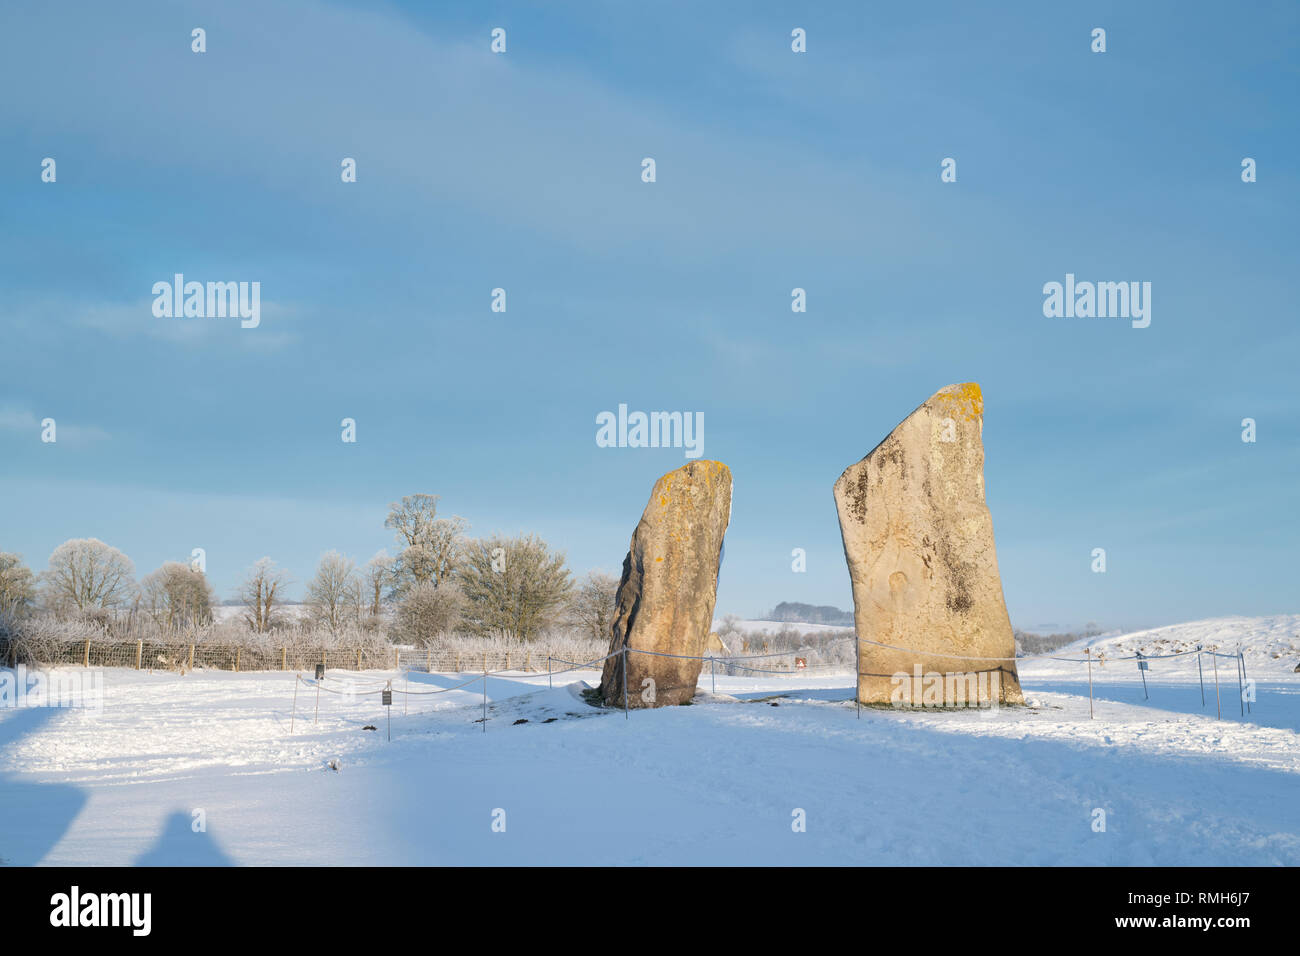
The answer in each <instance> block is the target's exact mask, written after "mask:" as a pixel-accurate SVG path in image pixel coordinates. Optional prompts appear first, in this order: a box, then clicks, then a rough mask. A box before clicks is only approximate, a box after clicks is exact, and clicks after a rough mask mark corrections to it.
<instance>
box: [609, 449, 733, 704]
mask: <svg viewBox="0 0 1300 956" xmlns="http://www.w3.org/2000/svg"><path fill="white" fill-rule="evenodd" d="M730 520H731V470H730V469H729V468H728V467H727V466H726V465H724V464H723V463H722V462H720V461H693V462H691V463H690V464H688V465H685V466H683V467H681V468H678V469H677V470H676V471H672V472H669V473H668V474H666V475H664V476H663V477H662V478H660V479H659V480H658V481H657V482H655V486H654V491H652V492H651V494H650V502H649V504H647V505H646V508H645V512H644V513H643V514H642V515H641V522H640V524H638V525H637V526H636V531H635V532H633V534H632V544H631V546H630V548H629V549H628V554H627V557H626V558H625V559H624V561H623V579H622V580H621V581H620V582H619V586H618V597H617V599H616V602H615V609H614V624H613V635H612V640H611V641H610V644H609V651H610V653H611V654H615V655H617V656H615V657H611V658H609V660H607V661H605V669H604V672H603V673H602V675H601V680H600V693H601V697H602V698H603V699H604V701H605V703H606V704H609V705H612V706H619V707H621V706H622V705H623V659H622V658H623V655H622V653H621V652H622V651H623V648H624V647H627V648H628V651H629V653H628V654H627V684H628V687H627V703H628V706H629V707H662V706H665V705H667V704H682V703H686V702H687V701H689V700H690V699H691V698H692V697H694V696H695V685H696V683H697V682H698V681H699V678H700V668H701V667H702V666H703V662H702V661H699V660H687V659H684V658H689V657H700V656H703V655H704V654H705V649H706V647H707V644H708V640H709V630H710V627H711V625H712V623H713V608H714V604H715V603H716V601H717V597H718V564H719V562H720V560H721V558H722V538H723V535H724V534H725V533H726V530H727V523H728V522H729V521H730ZM637 651H643V652H644V651H654V652H656V653H657V654H661V655H670V654H674V655H683V657H668V656H654V655H651V654H646V653H636V652H637Z"/></svg>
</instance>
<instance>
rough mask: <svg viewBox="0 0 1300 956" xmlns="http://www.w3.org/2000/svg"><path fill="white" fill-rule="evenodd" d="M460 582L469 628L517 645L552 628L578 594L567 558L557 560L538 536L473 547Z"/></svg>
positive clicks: (477, 543) (497, 539) (485, 542)
mask: <svg viewBox="0 0 1300 956" xmlns="http://www.w3.org/2000/svg"><path fill="white" fill-rule="evenodd" d="M458 580H459V582H460V585H461V587H462V589H463V590H464V592H465V597H466V599H467V601H468V602H469V606H468V608H467V610H466V622H467V623H468V624H469V625H470V627H471V628H473V629H474V630H475V631H478V632H480V633H488V634H504V635H505V636H507V637H511V638H514V639H517V640H531V639H532V638H534V637H536V636H537V635H538V634H540V633H541V631H542V630H543V629H545V628H546V627H548V626H550V625H551V624H553V623H554V622H555V620H556V619H557V617H558V616H559V612H560V611H561V610H562V609H563V607H564V604H565V601H566V599H567V598H568V596H569V592H570V591H571V590H572V588H573V580H572V578H571V577H570V576H569V571H568V569H567V568H566V567H565V566H564V555H563V554H562V553H555V554H552V553H551V551H550V549H549V548H548V547H547V545H546V542H545V541H543V540H542V539H541V538H538V537H536V536H534V535H526V536H524V537H519V538H505V537H501V536H500V535H496V536H493V537H491V538H485V539H483V540H480V541H474V542H472V543H471V544H469V545H468V546H467V547H466V549H465V563H464V566H463V568H462V570H461V572H460V575H459V579H458Z"/></svg>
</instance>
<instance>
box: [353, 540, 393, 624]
mask: <svg viewBox="0 0 1300 956" xmlns="http://www.w3.org/2000/svg"><path fill="white" fill-rule="evenodd" d="M360 578H361V588H360V591H361V603H363V604H364V609H365V613H366V614H367V615H368V616H369V617H370V618H371V619H372V620H378V619H379V615H380V614H381V613H382V611H383V609H384V589H385V588H387V587H389V586H390V585H391V584H392V580H393V559H392V558H391V557H389V555H388V552H387V551H380V552H379V553H378V554H376V555H375V556H374V557H373V558H371V559H370V560H369V561H367V562H366V566H365V567H364V568H362V569H361V571H360Z"/></svg>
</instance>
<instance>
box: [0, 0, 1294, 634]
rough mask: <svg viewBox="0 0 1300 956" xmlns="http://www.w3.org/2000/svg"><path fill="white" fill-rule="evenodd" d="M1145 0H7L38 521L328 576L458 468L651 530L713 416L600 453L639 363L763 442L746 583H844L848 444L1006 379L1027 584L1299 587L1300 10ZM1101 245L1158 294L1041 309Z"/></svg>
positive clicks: (219, 582)
mask: <svg viewBox="0 0 1300 956" xmlns="http://www.w3.org/2000/svg"><path fill="white" fill-rule="evenodd" d="M1133 6H1135V5H1131V4H1095V3H1094V4H1068V5H1066V4H1023V5H1006V6H1003V7H1001V8H1000V9H998V10H993V9H989V8H984V7H983V6H981V7H980V8H976V7H975V5H970V4H961V3H956V4H937V5H926V6H925V7H923V8H919V7H915V6H914V5H904V6H903V7H902V9H878V8H875V7H869V6H867V5H863V4H850V3H842V4H829V3H827V4H811V5H809V4H773V3H748V4H725V5H724V4H696V3H656V4H652V5H633V4H608V3H603V4H598V3H590V4H588V3H555V4H545V5H542V4H536V5H531V4H530V5H525V4H491V3H488V4H484V3H439V4H391V5H378V4H360V3H341V2H336V3H328V4H322V3H315V2H286V3H276V4H274V5H271V4H261V3H251V2H223V3H220V4H216V3H211V4H186V3H174V2H169V3H156V4H150V3H139V4H131V5H128V6H127V7H120V6H116V5H115V6H106V5H104V4H99V3H87V4H80V5H77V4H61V5H59V7H58V9H54V8H53V7H52V5H40V4H21V5H20V4H6V5H5V8H4V10H3V12H0V79H3V82H4V89H5V90H6V93H5V95H4V96H3V97H2V98H0V137H2V138H3V145H4V148H3V150H0V184H2V185H0V210H3V218H4V229H3V230H0V251H2V252H3V263H4V266H3V268H2V269H0V292H2V294H3V299H2V302H3V306H2V307H0V322H2V323H3V325H2V328H3V338H2V339H0V341H2V342H3V345H2V346H0V461H2V463H3V467H2V468H0V499H2V500H3V502H4V506H3V510H2V511H0V549H3V550H11V551H19V552H21V553H22V554H23V555H24V556H25V557H26V558H27V560H28V561H29V562H30V563H31V564H32V565H33V566H34V567H35V568H37V569H38V570H39V569H41V568H43V567H44V566H45V560H46V558H47V557H48V555H49V553H50V551H52V550H53V548H54V547H55V546H56V545H57V544H59V543H60V542H61V541H63V540H65V539H66V538H69V537H81V536H95V537H99V538H102V539H104V540H106V541H108V542H110V543H111V544H114V545H116V546H117V547H119V548H121V549H122V550H124V551H125V552H126V553H127V554H128V555H130V556H131V558H132V559H133V560H134V561H135V563H136V567H137V570H138V572H139V573H141V574H143V573H145V572H147V571H149V570H152V569H153V568H154V567H156V566H157V565H158V564H160V563H161V562H163V561H164V560H170V559H185V558H187V557H188V555H189V553H190V549H191V548H194V547H203V548H204V549H205V550H206V552H207V560H208V571H209V575H210V577H211V578H212V580H213V583H214V585H215V586H216V587H217V589H218V591H219V592H220V593H221V595H222V596H223V597H224V596H228V595H229V594H230V592H231V590H232V589H233V587H234V585H235V584H236V582H237V581H238V580H239V579H240V577H241V576H242V574H243V572H244V570H245V569H246V568H247V566H248V565H249V564H251V563H252V562H253V561H254V560H256V559H257V558H259V557H261V556H263V555H269V556H271V557H272V558H274V559H275V560H276V561H278V562H279V563H280V564H282V565H284V566H285V567H286V568H288V569H289V571H290V572H291V573H292V574H293V576H294V577H295V578H296V579H297V581H298V582H299V587H301V584H302V582H305V581H306V580H307V579H308V578H309V577H310V575H311V573H312V570H313V568H314V566H315V562H316V560H317V559H318V558H319V556H320V554H321V553H322V552H324V551H326V550H328V549H331V548H336V549H339V550H341V551H343V552H345V553H347V554H350V555H352V556H354V557H356V558H358V559H359V560H365V559H367V558H368V557H369V556H370V555H372V554H373V553H375V552H376V551H377V550H379V549H380V548H382V547H385V546H389V545H390V544H391V540H390V536H389V533H388V532H386V531H385V530H384V528H383V520H384V515H385V512H386V506H387V504H388V502H390V501H392V500H394V499H396V498H398V497H400V496H401V495H403V494H410V493H414V492H428V493H435V494H439V495H441V496H442V507H443V510H444V511H445V512H446V513H447V514H453V513H454V514H459V515H462V516H464V517H465V518H467V519H468V520H469V521H470V523H471V525H472V529H471V530H472V532H473V533H476V534H490V533H493V532H498V531H499V532H506V533H515V532H524V531H534V532H537V533H539V534H541V535H542V536H543V537H544V538H546V539H547V540H548V541H549V542H550V543H551V544H552V545H554V546H556V547H558V548H561V549H563V550H565V551H566V552H567V554H568V558H569V562H570V565H571V567H572V568H573V569H574V570H575V571H577V572H578V573H583V572H585V571H586V570H588V569H591V568H603V569H605V570H608V571H611V572H617V570H618V569H619V567H620V566H621V563H622V559H623V556H624V554H625V553H626V549H627V543H628V539H629V537H630V535H631V532H632V530H633V528H634V527H635V524H636V521H637V519H638V517H639V516H640V513H641V510H642V508H643V507H644V505H645V500H646V497H647V495H648V494H649V490H650V487H651V485H652V484H653V482H654V480H655V479H656V478H657V477H658V476H659V475H660V474H662V473H664V472H666V471H668V470H671V469H673V468H676V467H679V466H680V465H681V464H683V463H684V461H685V459H684V457H683V453H682V451H681V450H680V449H630V448H621V449H611V448H598V447H597V445H596V443H595V433H596V424H595V418H596V415H597V414H598V413H599V412H601V411H605V410H614V409H616V408H617V406H618V404H619V403H621V402H623V403H627V404H628V405H629V406H630V407H631V408H632V409H642V410H647V411H649V410H681V411H698V412H702V413H703V414H704V418H705V442H704V454H705V457H708V458H716V459H720V460H722V461H725V462H726V463H727V464H728V465H730V466H731V469H732V471H733V474H734V477H735V501H734V510H733V516H732V525H731V529H730V531H729V533H728V538H727V551H726V561H725V563H724V565H723V571H722V580H721V583H720V587H719V605H718V607H719V612H720V613H724V612H729V611H730V612H736V613H739V614H741V615H744V616H757V615H759V614H760V613H761V612H763V611H766V610H767V609H769V608H770V607H771V606H772V605H773V604H775V603H776V602H777V601H781V600H792V601H807V602H812V603H830V604H838V605H839V606H841V607H849V606H851V598H850V593H849V580H848V573H847V570H846V567H845V563H844V557H843V551H842V546H841V543H840V538H839V529H838V524H837V521H836V515H835V508H834V503H833V500H832V497H831V486H832V485H833V483H834V481H835V479H836V478H837V477H838V476H839V474H840V472H841V471H842V470H843V469H844V468H845V467H846V466H847V465H849V464H850V463H852V462H854V461H856V460H857V459H859V458H861V457H862V456H863V455H864V454H865V453H866V452H867V451H869V450H870V449H871V448H872V447H873V446H874V445H875V444H876V443H877V442H878V441H879V440H880V439H881V438H883V437H884V436H885V435H886V434H887V433H888V432H889V430H890V429H891V428H892V427H893V426H894V425H896V424H897V423H898V422H899V421H900V420H901V419H902V418H904V417H905V416H906V415H907V414H908V413H909V412H910V411H911V410H912V409H913V408H915V407H916V406H917V405H918V404H920V403H921V402H922V401H923V400H924V399H925V398H927V397H928V396H929V395H930V394H932V393H933V392H934V391H936V390H937V389H939V388H941V387H942V386H944V385H948V384H950V383H953V382H961V381H971V380H973V381H978V382H979V383H980V384H981V385H982V387H983V390H984V396H985V402H986V417H985V426H984V441H985V448H986V487H987V495H988V503H989V506H990V508H991V510H992V514H993V520H994V528H995V532H996V536H997V543H998V556H999V561H1000V565H1001V571H1002V579H1003V586H1004V590H1005V593H1006V597H1007V602H1008V607H1009V609H1010V612H1011V616H1012V620H1013V622H1014V623H1016V624H1017V625H1018V626H1021V627H1026V628H1044V627H1051V626H1073V625H1078V624H1081V623H1083V622H1085V621H1090V620H1091V621H1097V622H1100V623H1102V624H1104V625H1111V626H1129V627H1136V626H1143V625H1154V624H1160V623H1169V622H1173V621H1178V620H1188V619H1193V618H1199V617H1206V616H1211V615H1219V614H1237V613H1240V614H1265V613H1278V612H1287V611H1292V612H1293V611H1295V610H1297V607H1296V604H1295V595H1296V593H1297V587H1296V584H1295V570H1294V568H1295V564H1296V561H1295V558H1296V544H1295V542H1296V540H1297V532H1298V531H1300V517H1298V515H1300V509H1298V508H1297V477H1298V474H1300V454H1297V438H1298V437H1300V427H1298V426H1297V412H1298V411H1300V399H1298V398H1297V376H1296V374H1295V368H1296V358H1297V353H1298V352H1300V331H1297V325H1296V317H1297V316H1296V296H1295V292H1294V288H1293V281H1294V277H1295V275H1296V269H1295V262H1296V252H1297V240H1296V228H1295V213H1296V209H1297V208H1298V207H1297V198H1298V196H1297V178H1296V168H1295V160H1296V155H1297V153H1298V152H1300V143H1297V137H1296V133H1295V107H1296V102H1297V93H1298V92H1300V83H1298V82H1297V81H1298V77H1297V56H1296V52H1297V51H1296V36H1297V32H1298V31H1297V27H1298V26H1300V23H1298V20H1300V16H1298V14H1297V8H1296V7H1295V6H1294V5H1291V4H1275V5H1274V4H1267V5H1266V4H1259V5H1249V6H1247V7H1242V8H1226V7H1223V6H1221V5H1218V6H1216V5H1202V4H1186V3H1178V4H1174V3H1152V4H1142V5H1140V7H1141V9H1131V8H1132V7H1133ZM196 26H201V27H203V28H204V29H206V31H207V47H208V51H207V52H206V53H204V54H201V55H200V54H195V53H193V52H191V50H190V31H191V29H192V28H193V27H196ZM1097 26H1100V27H1104V28H1105V29H1106V30H1107V46H1108V49H1107V52H1106V53H1104V54H1094V53H1092V52H1091V51H1090V32H1091V30H1092V28H1094V27H1097ZM494 27H503V28H505V29H506V31H507V52H506V53H505V54H504V55H496V54H493V53H492V52H491V51H490V50H489V42H490V36H489V34H490V31H491V30H492V28H494ZM794 27H802V28H804V29H805V30H806V31H807V36H808V52H807V53H805V54H794V53H792V52H791V50H790V31H791V29H792V28H794ZM47 156H49V157H53V158H55V160H56V161H57V164H58V166H57V171H58V180H57V182H56V183H53V184H50V183H42V182H41V181H40V163H41V160H42V159H43V158H44V157H47ZM345 156H347V157H354V158H355V159H356V160H357V164H358V181H357V182H356V183H354V184H344V183H342V182H341V181H340V176H339V170H340V161H341V159H342V158H343V157H345ZM646 156H650V157H654V158H655V160H656V163H657V176H658V179H657V182H655V183H653V184H646V183H643V182H642V181H641V177H640V172H641V160H642V158H643V157H646ZM1247 156H1249V157H1253V158H1254V159H1255V160H1256V161H1257V163H1258V182H1256V183H1253V184H1245V183H1243V182H1242V181H1241V179H1240V163H1241V160H1242V158H1243V157H1247ZM944 157H953V158H955V159H956V160H957V169H958V180H957V182H956V183H951V184H944V183H941V182H940V178H939V173H940V165H939V164H940V161H941V160H942V159H943V158H944ZM176 272H182V273H185V274H186V276H187V278H190V279H198V280H201V281H206V280H214V281H216V280H244V281H259V282H260V283H261V288H262V320H261V325H260V326H259V327H258V328H256V329H241V328H240V327H239V322H238V321H237V320H206V319H200V320H191V321H189V322H185V321H180V320H175V319H159V318H155V317H154V316H153V314H152V310H151V305H152V295H151V292H150V290H151V288H152V285H153V283H154V282H156V281H159V280H167V279H170V278H171V276H172V275H173V274H174V273H176ZM1067 272H1071V273H1074V274H1076V275H1077V276H1078V277H1079V278H1080V279H1092V280H1106V281H1110V280H1114V281H1121V280H1122V281H1149V282H1151V283H1152V322H1151V325H1150V327H1149V328H1146V329H1133V328H1131V327H1130V325H1129V323H1128V322H1127V321H1124V320H1122V319H1096V318H1093V319H1056V318H1053V319H1049V318H1045V317H1044V316H1043V313H1042V303H1043V294H1042V287H1043V284H1044V283H1046V282H1050V281H1058V282H1059V281H1062V280H1063V279H1064V276H1065V274H1066V273H1067ZM796 286H798V287H802V288H804V289H806V290H807V295H808V311H807V312H806V313H804V314H795V313H792V312H791V310H790V291H791V289H792V288H794V287H796ZM496 287H503V288H505V289H506V290H507V296H508V299H507V301H508V310H507V312H505V313H494V312H492V311H490V308H489V305H490V293H491V290H492V289H493V288H496ZM45 417H53V418H55V419H56V421H57V422H58V427H59V440H58V442H57V443H56V444H52V445H51V444H42V443H41V441H40V428H39V424H38V423H39V421H40V420H41V419H42V418H45ZM345 417H351V418H354V419H355V420H356V422H357V435H358V441H357V442H356V443H355V444H344V443H343V442H341V441H340V427H339V424H340V421H341V419H343V418H345ZM1245 417H1252V418H1254V419H1256V421H1257V423H1258V441H1257V442H1256V443H1254V444H1246V443H1243V442H1242V441H1241V437H1240V436H1241V425H1240V423H1241V420H1242V419H1243V418H1245ZM796 547H800V548H804V549H805V550H806V552H807V556H808V557H807V572H806V573H802V574H799V573H794V572H792V571H791V557H790V553H791V549H793V548H796ZM1096 547H1102V548H1105V549H1106V551H1107V564H1108V570H1107V573H1105V574H1094V573H1092V571H1091V570H1090V563H1091V552H1092V549H1093V548H1096Z"/></svg>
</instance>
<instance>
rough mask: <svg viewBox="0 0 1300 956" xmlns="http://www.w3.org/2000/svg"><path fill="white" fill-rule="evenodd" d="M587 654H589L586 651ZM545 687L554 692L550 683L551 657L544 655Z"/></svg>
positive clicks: (553, 686) (553, 687)
mask: <svg viewBox="0 0 1300 956" xmlns="http://www.w3.org/2000/svg"><path fill="white" fill-rule="evenodd" d="M587 653H589V654H590V653H591V652H590V651H588V652H587ZM546 687H547V689H548V690H554V689H555V685H554V684H552V683H551V655H550V654H547V655H546Z"/></svg>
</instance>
